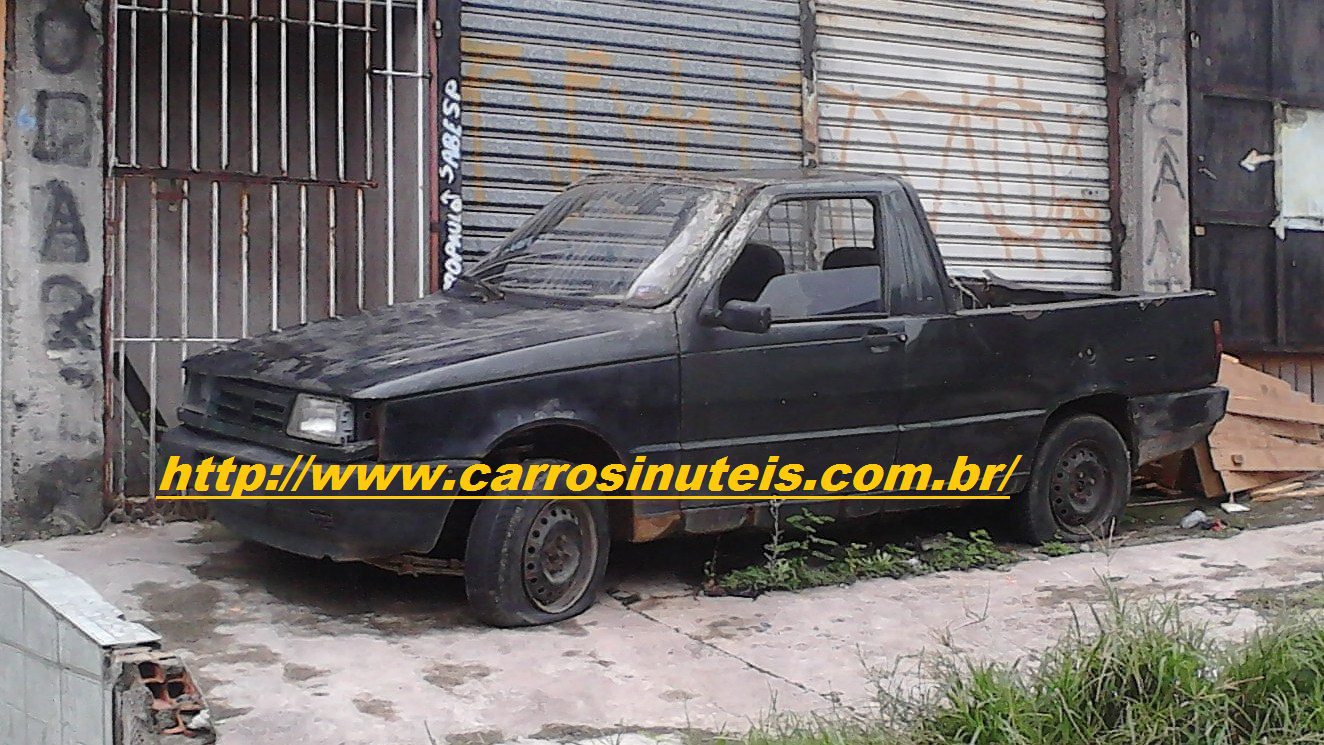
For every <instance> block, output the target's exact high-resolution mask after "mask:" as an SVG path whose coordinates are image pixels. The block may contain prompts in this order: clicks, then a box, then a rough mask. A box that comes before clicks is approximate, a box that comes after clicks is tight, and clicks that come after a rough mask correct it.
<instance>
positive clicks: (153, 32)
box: [106, 0, 434, 497]
mask: <svg viewBox="0 0 1324 745" xmlns="http://www.w3.org/2000/svg"><path fill="white" fill-rule="evenodd" d="M432 18H433V6H432V4H428V3H423V2H422V1H421V0H130V1H127V2H116V3H112V23H111V25H110V28H111V29H112V38H111V43H109V44H108V45H107V54H108V57H109V60H108V65H109V67H110V69H111V71H112V72H111V76H110V80H112V81H113V87H114V90H113V94H112V95H108V96H107V99H108V106H107V122H106V124H107V133H108V139H109V141H110V162H111V164H112V178H113V181H114V183H113V184H112V189H111V192H112V195H113V196H112V198H113V201H114V204H113V205H112V214H113V215H114V219H115V221H116V224H115V229H114V230H113V231H111V237H110V240H111V241H112V242H113V243H114V245H113V246H112V251H111V254H112V257H113V259H112V267H111V272H112V278H111V281H110V282H109V283H108V285H107V286H108V287H109V288H110V293H111V298H110V313H109V318H110V321H111V324H112V332H111V350H110V356H111V360H110V363H111V366H112V368H113V373H114V376H113V378H114V380H113V383H112V385H114V386H115V387H116V390H113V391H112V392H111V393H112V395H111V396H108V401H109V403H108V406H109V407H110V417H109V418H108V421H109V422H110V425H109V430H110V431H108V432H107V443H108V445H107V447H108V448H110V449H111V453H110V455H111V458H110V460H111V463H112V469H113V472H114V479H113V481H112V483H113V485H114V489H115V490H116V492H117V496H129V497H138V496H145V495H150V494H151V493H152V492H153V484H154V482H155V481H156V471H155V468H156V464H155V458H154V457H153V453H155V451H156V441H157V438H158V436H159V434H160V430H161V429H162V428H163V427H166V426H170V425H172V424H174V423H175V421H176V416H175V411H176V409H177V407H178V405H179V403H180V400H181V397H182V392H183V376H182V372H181V370H180V363H181V361H182V360H183V359H184V358H185V357H187V356H189V355H191V354H194V353H197V352H199V351H202V350H204V349H205V348H207V347H208V346H210V345H214V344H218V343H223V342H227V341H231V340H234V339H238V338H241V337H245V336H249V335H251V334H253V333H257V332H262V331H267V330H274V329H279V328H283V327H287V326H291V325H295V324H302V323H307V322H309V321H313V320H317V319H320V318H325V317H328V316H332V315H345V314H352V313H356V312H359V311H361V310H363V309H366V308H371V307H376V306H381V305H388V304H392V303H395V302H398V301H401V300H406V299H411V298H414V297H419V296H421V295H423V294H425V293H426V292H428V291H429V289H430V284H431V278H432V275H433V271H434V268H433V267H432V266H431V261H430V256H429V240H428V238H429V225H428V214H429V205H430V202H431V199H432V196H431V193H430V192H431V180H430V178H429V174H428V173H427V159H428V154H429V153H430V147H429V144H430V140H429V137H428V134H427V128H426V127H425V122H426V117H427V112H428V108H429V105H430V101H431V100H432V96H431V90H430V86H431V85H432V80H431V78H430V76H429V74H428V71H429V67H430V66H429V62H428V60H429V55H430V47H431V44H432V42H431V33H430V31H431V26H432Z"/></svg>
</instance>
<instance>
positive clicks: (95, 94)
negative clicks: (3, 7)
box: [0, 0, 105, 539]
mask: <svg viewBox="0 0 1324 745" xmlns="http://www.w3.org/2000/svg"><path fill="white" fill-rule="evenodd" d="M101 7H102V4H101V3H100V2H92V1H91V0H86V1H83V0H22V1H21V2H11V3H9V18H8V22H9V25H10V27H11V28H10V39H11V42H12V47H10V57H9V60H8V73H7V74H8V79H7V80H6V81H5V96H6V107H5V108H6V112H7V116H6V118H5V120H4V125H5V130H4V144H5V161H4V181H3V200H4V205H3V218H2V220H3V222H2V223H0V246H3V256H0V298H3V312H4V316H3V329H0V334H2V338H0V365H2V367H0V369H2V370H3V385H2V386H0V388H2V390H0V421H2V422H3V428H4V440H3V453H2V458H0V460H2V461H3V462H0V480H2V481H0V500H2V501H0V538H3V539H14V538H16V537H22V536H28V535H33V534H36V533H61V532H72V531H77V530H83V529H87V528H91V527H95V526H96V525H98V524H99V523H100V522H101V520H102V518H103V516H104V510H103V481H104V478H103V471H104V468H103V465H102V464H103V458H102V439H103V433H102V426H101V419H102V411H103V407H102V401H103V398H104V395H103V389H104V370H103V369H102V367H103V366H102V357H101V347H102V323H101V287H102V281H103V276H104V272H105V262H104V251H103V246H104V241H103V233H104V228H103V220H102V216H103V213H104V201H103V196H104V193H103V192H104V188H103V172H104V155H103V152H104V138H103V132H102V72H103V58H102V36H103V27H102V17H101Z"/></svg>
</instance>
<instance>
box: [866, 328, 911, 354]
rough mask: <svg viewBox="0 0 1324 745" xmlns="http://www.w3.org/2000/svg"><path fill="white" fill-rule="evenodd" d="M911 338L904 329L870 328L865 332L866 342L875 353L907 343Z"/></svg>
mask: <svg viewBox="0 0 1324 745" xmlns="http://www.w3.org/2000/svg"><path fill="white" fill-rule="evenodd" d="M909 339H910V337H908V336H906V333H905V332H904V331H889V330H887V329H869V330H868V331H866V332H865V333H864V343H865V344H866V345H868V347H869V351H870V352H873V353H874V354H881V353H882V352H885V351H887V349H888V348H889V347H894V346H896V345H898V344H905V343H906V342H907V341H908V340H909Z"/></svg>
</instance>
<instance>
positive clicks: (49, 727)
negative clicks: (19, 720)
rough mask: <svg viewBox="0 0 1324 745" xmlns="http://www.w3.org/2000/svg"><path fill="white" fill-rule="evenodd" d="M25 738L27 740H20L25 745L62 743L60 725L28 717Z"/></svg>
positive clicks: (54, 744)
mask: <svg viewBox="0 0 1324 745" xmlns="http://www.w3.org/2000/svg"><path fill="white" fill-rule="evenodd" d="M23 736H24V738H25V739H23V740H19V742H21V743H23V745H56V743H59V742H60V723H59V722H49V721H46V720H44V719H38V718H37V717H34V716H32V715H28V716H27V731H26V732H25V733H24V735H23ZM61 745H62V744H61Z"/></svg>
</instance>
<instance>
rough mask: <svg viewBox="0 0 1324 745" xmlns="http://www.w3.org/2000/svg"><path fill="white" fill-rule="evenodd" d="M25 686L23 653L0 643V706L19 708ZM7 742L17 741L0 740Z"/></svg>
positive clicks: (22, 700) (22, 702)
mask: <svg viewBox="0 0 1324 745" xmlns="http://www.w3.org/2000/svg"><path fill="white" fill-rule="evenodd" d="M25 688H26V686H25V685H23V653H22V652H21V651H19V649H18V648H17V647H12V646H10V645H8V644H0V706H2V705H6V704H8V705H9V706H12V707H14V708H15V709H18V710H21V709H22V708H23V706H24V705H25V703H24V701H25V699H24V695H25V694H24V689H25ZM0 731H3V730H0ZM7 742H17V740H0V743H7Z"/></svg>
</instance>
